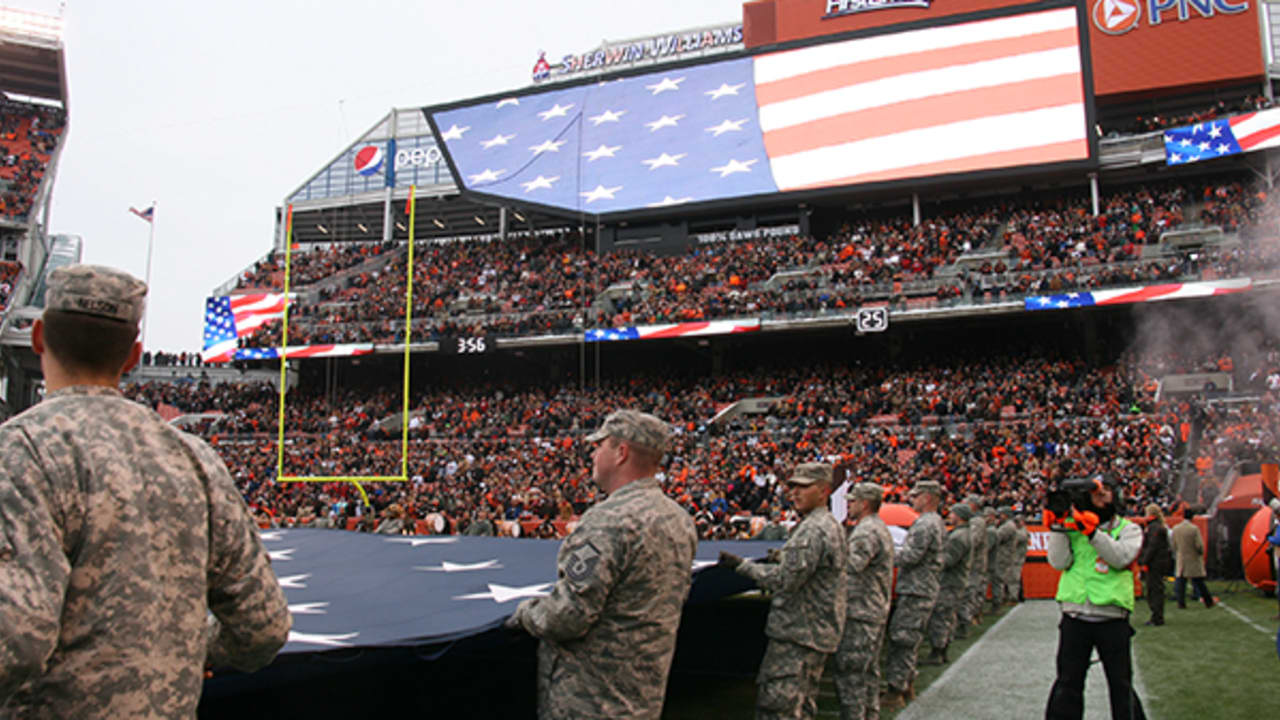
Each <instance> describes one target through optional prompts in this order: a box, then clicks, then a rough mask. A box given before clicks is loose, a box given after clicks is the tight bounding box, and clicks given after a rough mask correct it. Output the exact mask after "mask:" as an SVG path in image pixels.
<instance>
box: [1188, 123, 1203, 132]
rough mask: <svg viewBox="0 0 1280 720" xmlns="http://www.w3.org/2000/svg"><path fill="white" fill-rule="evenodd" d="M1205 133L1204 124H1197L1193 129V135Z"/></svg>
mask: <svg viewBox="0 0 1280 720" xmlns="http://www.w3.org/2000/svg"><path fill="white" fill-rule="evenodd" d="M1203 131H1204V123H1196V125H1195V127H1193V128H1192V129H1191V132H1192V133H1198V132H1203Z"/></svg>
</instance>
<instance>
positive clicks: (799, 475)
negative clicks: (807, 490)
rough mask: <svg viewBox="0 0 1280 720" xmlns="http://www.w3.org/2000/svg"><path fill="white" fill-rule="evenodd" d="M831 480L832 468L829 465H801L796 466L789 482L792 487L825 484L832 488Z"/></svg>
mask: <svg viewBox="0 0 1280 720" xmlns="http://www.w3.org/2000/svg"><path fill="white" fill-rule="evenodd" d="M831 478H832V472H831V466H830V465H828V464H827V463H801V464H799V465H797V466H796V469H795V470H794V471H793V472H792V473H791V477H790V479H788V480H787V482H789V483H791V484H792V485H812V484H814V483H823V484H825V485H826V486H827V487H831Z"/></svg>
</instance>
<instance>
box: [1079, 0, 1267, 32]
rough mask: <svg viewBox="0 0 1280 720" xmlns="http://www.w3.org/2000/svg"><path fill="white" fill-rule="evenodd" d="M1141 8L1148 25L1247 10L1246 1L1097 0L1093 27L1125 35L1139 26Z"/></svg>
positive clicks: (1247, 3) (1141, 13)
mask: <svg viewBox="0 0 1280 720" xmlns="http://www.w3.org/2000/svg"><path fill="white" fill-rule="evenodd" d="M1144 5H1145V6H1146V16H1147V24H1148V25H1159V24H1160V23H1162V22H1164V21H1165V20H1177V21H1178V22H1186V21H1187V20H1190V19H1191V18H1192V17H1194V16H1199V17H1202V18H1211V17H1213V16H1214V15H1216V14H1217V13H1224V14H1227V15H1235V14H1238V13H1242V12H1244V11H1246V10H1248V9H1249V0H1240V2H1231V0H1097V2H1096V3H1094V5H1093V13H1092V16H1093V24H1094V26H1096V27H1097V28H1098V29H1099V30H1101V31H1102V32H1104V33H1107V34H1108V35H1124V34H1125V33H1127V32H1129V31H1130V30H1133V29H1134V28H1136V27H1138V25H1139V22H1140V21H1141V20H1142V15H1143V12H1142V9H1143V6H1144ZM1193 13H1194V15H1193ZM1166 14H1168V15H1169V17H1166Z"/></svg>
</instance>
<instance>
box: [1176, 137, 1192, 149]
mask: <svg viewBox="0 0 1280 720" xmlns="http://www.w3.org/2000/svg"><path fill="white" fill-rule="evenodd" d="M1178 144H1179V145H1181V146H1182V147H1191V138H1182V142H1180V143H1178Z"/></svg>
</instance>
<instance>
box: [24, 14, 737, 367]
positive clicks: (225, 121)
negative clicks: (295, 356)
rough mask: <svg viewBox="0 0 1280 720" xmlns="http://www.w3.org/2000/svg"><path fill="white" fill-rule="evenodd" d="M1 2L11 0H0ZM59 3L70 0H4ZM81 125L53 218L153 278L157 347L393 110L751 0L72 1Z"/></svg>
mask: <svg viewBox="0 0 1280 720" xmlns="http://www.w3.org/2000/svg"><path fill="white" fill-rule="evenodd" d="M0 1H3V0H0ZM5 4H7V5H9V6H10V7H16V8H22V9H27V10H35V11H39V12H44V13H48V14H57V13H58V12H59V3H57V2H49V1H42V0H8V2H6V3H5ZM62 13H63V17H64V19H65V23H66V26H65V33H64V43H65V46H66V59H67V78H68V84H69V87H70V91H69V94H70V98H69V100H70V103H69V105H70V124H71V130H70V136H69V139H68V141H67V145H66V148H65V149H64V151H63V155H62V161H61V164H60V166H59V168H58V177H57V184H56V185H55V187H54V191H53V208H52V214H51V217H50V230H51V231H52V232H54V233H71V234H78V235H82V236H84V239H85V249H84V260H85V261H86V262H92V263H101V264H106V265H113V266H117V267H120V268H123V269H125V270H128V271H130V272H133V273H134V274H136V275H138V276H139V277H142V276H143V275H144V274H145V271H146V256H147V225H146V223H144V222H143V221H141V220H139V219H138V218H136V217H134V216H133V215H132V214H130V213H129V212H128V210H129V207H130V206H134V207H138V208H143V207H146V206H147V205H148V204H150V203H151V202H152V201H153V200H154V201H156V202H157V210H156V226H155V231H156V241H155V254H154V258H153V260H152V269H151V297H150V301H149V308H148V313H149V315H150V318H149V324H148V327H147V333H148V334H147V338H146V346H147V349H149V350H166V351H172V352H177V351H181V350H199V348H200V334H201V319H202V314H203V310H204V298H205V296H206V295H207V294H208V293H209V291H210V290H212V289H213V288H214V287H215V286H217V285H219V284H220V283H222V282H223V281H225V280H227V279H228V278H230V277H231V276H232V275H234V274H236V273H237V272H239V271H240V270H242V269H244V268H245V267H246V266H248V265H249V264H251V263H252V262H254V261H255V260H257V259H258V258H259V257H261V256H262V255H263V254H264V253H266V252H267V251H268V250H269V249H270V247H271V242H272V232H273V229H274V208H275V207H276V206H277V205H279V204H281V202H282V200H283V198H284V197H285V195H286V194H287V193H289V192H290V191H291V190H293V189H294V188H295V187H296V186H298V185H299V184H301V182H302V181H303V180H305V179H306V178H307V177H308V176H309V175H311V174H312V173H313V172H315V171H317V170H319V169H320V168H321V167H322V166H323V165H324V164H325V163H326V162H328V161H329V160H330V159H331V158H332V157H333V156H334V155H336V154H337V153H338V152H339V151H341V150H342V149H343V148H344V147H345V146H346V145H348V144H349V143H351V142H352V141H353V140H355V138H356V137H358V136H359V135H360V134H361V133H363V132H364V131H365V130H366V129H368V128H369V127H370V126H371V125H373V124H374V123H375V122H377V121H378V120H379V119H380V118H382V117H383V116H384V115H385V114H386V113H387V112H388V111H389V110H390V109H391V108H392V107H408V106H414V105H427V104H433V103H439V102H445V101H451V100H461V99H465V98H468V97H472V96H476V95H482V94H486V93H491V92H497V91H501V90H507V89H514V88H519V87H524V86H527V85H528V84H529V82H530V71H531V70H532V68H533V64H534V62H535V61H536V60H537V57H538V51H539V50H545V51H546V52H547V57H548V59H551V60H552V61H553V62H554V60H555V59H556V58H560V57H562V56H564V55H566V54H569V53H574V52H578V53H581V52H586V51H587V50H590V49H593V48H595V47H596V46H598V45H599V44H600V43H601V41H602V40H606V39H607V40H611V41H613V40H624V39H628V38H634V37H640V36H645V35H654V34H661V33H666V32H673V31H678V30H685V29H689V28H694V27H698V26H702V25H711V24H718V23H724V22H735V21H740V20H741V17H742V0H696V1H695V2H689V1H688V0H645V1H644V2H636V3H632V2H606V1H604V0H597V1H595V2H586V1H585V0H561V1H558V2H557V1H553V2H522V1H519V0H487V1H477V0H468V1H466V2H458V1H457V0H418V1H417V2H408V1H392V0H386V1H381V0H372V1H370V2H350V1H349V0H324V1H314V2H304V1H302V0H293V1H289V0H267V1H265V2H264V1H263V0H255V1H246V0H219V2H196V1H194V0H178V1H176V2H175V1H169V2H160V1H159V0H151V1H146V0H68V2H66V3H65V8H64V9H63V10H62Z"/></svg>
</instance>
